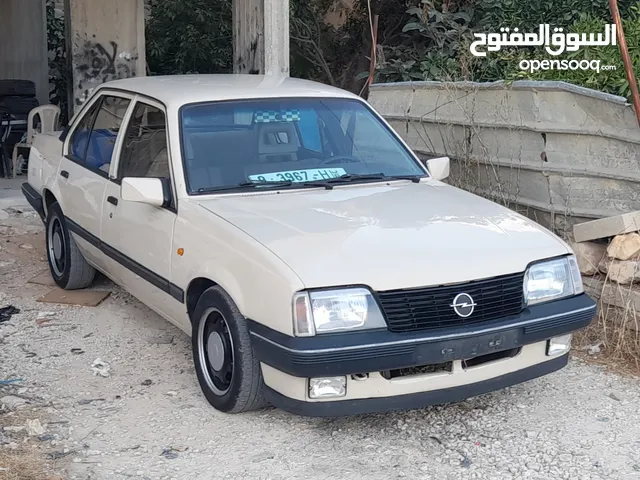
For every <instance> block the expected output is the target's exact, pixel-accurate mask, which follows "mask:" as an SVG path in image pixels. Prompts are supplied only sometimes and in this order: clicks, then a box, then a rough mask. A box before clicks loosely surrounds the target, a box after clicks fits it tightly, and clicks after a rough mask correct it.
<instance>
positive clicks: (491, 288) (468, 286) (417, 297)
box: [377, 273, 524, 332]
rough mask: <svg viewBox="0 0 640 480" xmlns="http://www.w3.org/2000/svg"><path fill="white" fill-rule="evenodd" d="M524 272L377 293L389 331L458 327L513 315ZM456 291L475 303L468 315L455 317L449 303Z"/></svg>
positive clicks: (519, 300)
mask: <svg viewBox="0 0 640 480" xmlns="http://www.w3.org/2000/svg"><path fill="white" fill-rule="evenodd" d="M523 280H524V273H516V274H512V275H503V276H500V277H493V278H488V279H484V280H475V281H472V282H467V283H461V284H456V285H444V286H439V287H424V288H411V289H400V290H389V291H386V292H378V294H377V295H378V299H379V301H380V304H381V306H382V310H383V312H384V314H385V315H386V317H387V322H388V323H389V330H391V331H392V332H414V331H419V330H436V329H439V328H451V327H460V326H465V325H471V324H476V323H482V322H487V321H490V320H493V319H497V318H503V317H508V316H511V315H517V314H519V313H520V312H521V311H522V307H523V292H522V285H523ZM459 293H466V294H468V295H470V296H471V297H472V298H473V300H474V302H475V303H476V304H477V305H476V307H475V309H474V311H473V313H472V314H471V316H469V317H466V318H463V317H460V316H458V315H457V314H456V313H455V312H454V310H453V308H452V307H451V304H452V303H453V299H454V298H455V297H456V295H458V294H459Z"/></svg>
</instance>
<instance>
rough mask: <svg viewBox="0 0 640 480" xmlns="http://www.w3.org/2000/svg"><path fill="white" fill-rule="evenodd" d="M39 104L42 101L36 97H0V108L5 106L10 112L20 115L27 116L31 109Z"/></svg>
mask: <svg viewBox="0 0 640 480" xmlns="http://www.w3.org/2000/svg"><path fill="white" fill-rule="evenodd" d="M39 105H40V103H39V102H38V100H37V99H36V98H29V97H18V96H11V97H0V108H4V109H5V110H8V111H9V113H11V114H13V115H15V116H19V117H26V116H27V115H29V112H30V111H31V110H33V109H34V108H36V107H37V106H39Z"/></svg>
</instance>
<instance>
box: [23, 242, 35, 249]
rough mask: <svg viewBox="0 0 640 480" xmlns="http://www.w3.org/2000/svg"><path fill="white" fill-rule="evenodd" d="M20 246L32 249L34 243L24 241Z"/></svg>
mask: <svg viewBox="0 0 640 480" xmlns="http://www.w3.org/2000/svg"><path fill="white" fill-rule="evenodd" d="M20 248H22V249H24V250H31V249H33V245H31V244H30V243H23V244H22V245H20Z"/></svg>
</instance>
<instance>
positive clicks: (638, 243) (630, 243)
mask: <svg viewBox="0 0 640 480" xmlns="http://www.w3.org/2000/svg"><path fill="white" fill-rule="evenodd" d="M607 255H608V256H609V257H610V258H615V259H616V260H630V259H640V234H638V233H627V234H626V235H618V236H616V237H613V240H611V243H610V244H609V247H608V248H607Z"/></svg>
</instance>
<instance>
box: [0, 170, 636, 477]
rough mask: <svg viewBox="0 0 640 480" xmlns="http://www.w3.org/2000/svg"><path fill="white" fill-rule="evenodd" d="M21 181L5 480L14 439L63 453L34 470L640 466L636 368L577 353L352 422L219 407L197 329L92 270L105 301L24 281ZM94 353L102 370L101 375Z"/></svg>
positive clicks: (35, 235) (28, 214)
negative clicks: (60, 296) (533, 375)
mask: <svg viewBox="0 0 640 480" xmlns="http://www.w3.org/2000/svg"><path fill="white" fill-rule="evenodd" d="M2 182H4V183H2ZM18 186H19V184H18V183H17V182H8V181H6V180H0V308H2V307H5V306H8V305H13V306H15V307H17V308H19V309H20V313H19V314H15V315H13V316H12V318H11V319H10V320H9V321H6V322H3V323H0V380H7V379H21V381H19V382H16V383H14V384H11V385H6V386H0V400H2V399H3V398H4V399H5V401H4V402H0V403H5V402H8V404H5V406H4V407H3V408H4V410H0V425H2V427H3V428H2V429H0V479H1V480H4V479H11V480H13V478H28V477H11V476H10V474H11V472H10V471H8V470H7V469H6V468H7V467H6V466H3V464H2V459H3V458H4V457H3V455H2V454H6V452H11V451H17V450H18V449H27V450H28V451H33V452H39V453H40V454H42V455H44V458H45V459H52V458H53V459H56V462H55V464H54V465H47V469H48V470H47V471H48V474H49V475H53V474H57V475H58V476H57V477H54V476H50V477H47V476H42V477H33V478H34V479H36V478H43V479H47V478H50V479H54V478H55V479H56V480H60V479H64V480H67V479H82V480H89V479H91V480H101V479H126V478H140V479H147V480H161V479H185V480H200V479H202V480H204V479H218V478H231V479H265V480H266V479H272V480H280V479H314V480H316V479H317V480H319V479H393V478H409V479H444V478H446V479H467V478H483V479H485V478H486V479H511V478H513V479H525V478H527V479H548V478H564V479H572V480H573V479H603V478H607V479H609V478H610V479H632V478H640V437H639V436H638V432H640V413H639V412H638V405H640V381H639V380H636V379H633V378H629V377H620V376H616V375H615V374H612V373H609V372H607V371H606V370H605V369H604V368H602V367H598V366H595V365H589V364H586V363H584V362H583V361H582V360H580V359H577V358H575V359H573V360H572V361H571V363H570V365H569V366H568V367H567V368H565V369H563V370H562V371H560V372H557V373H554V374H552V375H549V376H547V377H544V378H541V379H538V380H534V381H532V382H528V383H526V384H523V385H518V386H514V387H512V388H508V389H505V390H502V391H499V392H495V393H492V394H489V395H484V396H481V397H477V398H473V399H470V400H468V401H465V402H462V403H459V404H456V405H448V406H441V407H432V408H425V409H422V410H414V411H409V412H400V413H393V414H386V415H369V416H358V417H351V418H343V419H310V418H304V417H297V416H293V415H290V414H287V413H284V412H282V411H279V410H275V409H273V408H270V409H266V410H263V411H259V412H254V413H249V414H242V415H226V414H222V413H219V412H217V411H215V410H214V409H213V408H211V407H210V406H209V405H208V404H207V402H206V401H205V400H204V398H203V396H202V395H201V393H200V390H199V386H198V384H197V380H196V377H195V375H194V371H193V365H192V359H191V350H190V343H189V338H188V337H187V336H186V335H184V334H183V333H181V332H180V331H179V330H177V329H176V328H174V327H173V326H172V325H170V324H169V323H167V322H165V321H164V320H163V319H161V318H160V317H159V316H157V315H156V314H155V313H153V312H152V311H150V310H149V309H148V308H146V307H145V306H143V305H142V304H140V303H139V302H138V301H137V300H135V299H134V298H132V297H131V296H129V295H128V294H126V293H125V292H123V291H122V290H121V289H119V288H117V287H115V286H114V285H112V284H110V283H109V282H107V281H106V280H99V281H98V282H96V285H95V287H93V288H94V289H97V290H110V291H111V292H112V293H111V295H110V296H109V297H108V298H107V299H106V300H105V301H104V302H103V303H101V304H100V305H98V306H97V307H76V306H64V305H57V304H47V303H40V302H37V299H38V298H40V297H42V296H43V295H44V294H46V293H47V292H49V291H50V290H52V288H53V287H51V286H42V285H35V284H31V283H27V281H28V280H29V279H30V278H32V277H33V276H34V275H36V274H38V273H39V272H41V271H43V270H45V269H46V268H47V265H46V262H45V261H44V239H43V233H42V232H43V229H42V226H41V224H40V221H39V219H38V218H37V216H36V215H35V213H34V212H32V211H31V210H30V209H29V208H28V207H27V204H26V201H25V200H24V199H23V198H22V196H21V194H20V192H19V190H18V189H17V187H18ZM96 359H101V360H102V361H103V362H106V363H107V364H108V365H109V367H110V369H109V371H108V376H106V377H103V376H100V375H95V374H94V370H93V369H92V367H91V365H92V363H93V362H94V361H95V360H96ZM11 396H12V397H11ZM7 397H9V400H6V399H7ZM20 404H22V405H20ZM36 419H37V420H38V421H39V422H40V423H39V424H38V423H34V420H36ZM39 425H41V429H40V428H38V426H39ZM7 427H8V428H7ZM29 434H31V435H29Z"/></svg>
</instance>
